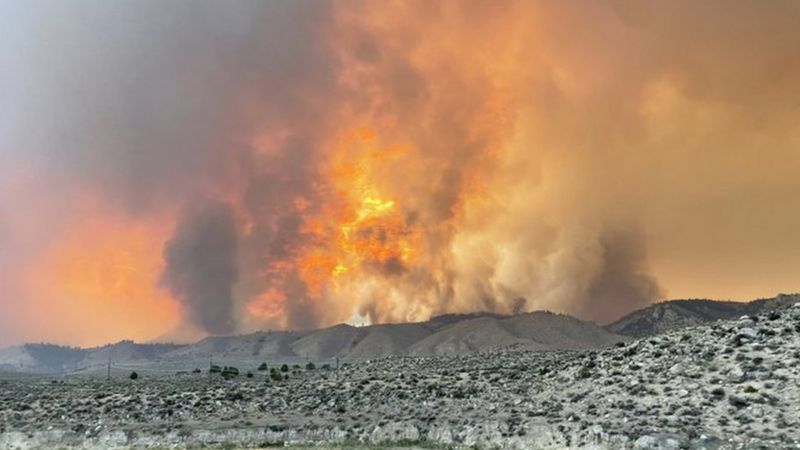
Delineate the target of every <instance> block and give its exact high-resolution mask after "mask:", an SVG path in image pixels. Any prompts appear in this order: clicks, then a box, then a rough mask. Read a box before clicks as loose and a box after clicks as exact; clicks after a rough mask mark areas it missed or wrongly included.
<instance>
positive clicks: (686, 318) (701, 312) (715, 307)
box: [606, 294, 800, 337]
mask: <svg viewBox="0 0 800 450" xmlns="http://www.w3.org/2000/svg"><path fill="white" fill-rule="evenodd" d="M798 302H800V295H798V294H791V295H787V294H780V295H778V296H777V297H774V298H768V299H759V300H754V301H751V302H746V303H745V302H730V301H715V300H704V299H703V300H670V301H665V302H661V303H656V304H654V305H651V306H648V307H646V308H643V309H640V310H636V311H633V312H632V313H630V314H628V315H626V316H624V317H622V318H621V319H619V320H617V321H616V322H614V323H612V324H610V325H608V326H607V327H606V328H607V329H608V330H609V331H611V332H612V333H616V334H621V335H625V336H634V337H642V336H650V335H654V334H660V333H665V332H668V331H672V330H676V329H679V328H684V327H690V326H696V325H701V324H704V323H708V322H713V321H717V320H726V319H734V318H738V317H740V316H743V315H748V316H753V315H758V314H762V313H765V312H769V311H772V310H779V309H785V308H788V307H790V306H792V305H794V304H795V303H798Z"/></svg>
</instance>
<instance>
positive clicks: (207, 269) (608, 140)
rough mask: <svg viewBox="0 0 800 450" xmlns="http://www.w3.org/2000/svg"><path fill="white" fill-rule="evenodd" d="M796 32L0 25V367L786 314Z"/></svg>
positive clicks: (117, 12) (24, 6)
mask: <svg viewBox="0 0 800 450" xmlns="http://www.w3.org/2000/svg"><path fill="white" fill-rule="evenodd" d="M799 19H800V6H798V3H797V2H793V1H786V2H784V1H773V2H769V3H768V4H758V5H757V4H755V3H753V2H747V1H726V2H715V1H711V2H703V3H702V4H698V3H697V2H683V1H675V2H669V3H666V2H656V1H652V2H650V1H643V2H639V3H636V4H631V3H628V2H616V1H612V2H603V3H600V2H592V1H580V0H578V1H567V2H558V3H555V2H535V1H509V2H506V3H503V5H502V6H501V5H498V4H497V3H496V2H484V1H464V2H460V1H442V2H429V1H405V2H395V3H387V2H361V1H331V2H327V1H306V0H298V1H292V2H261V1H248V0H242V1H235V2H224V3H222V2H213V1H202V0H201V1H183V0H177V1H172V2H169V3H164V2H157V1H150V0H137V1H128V0H120V1H115V2H106V1H100V0H89V1H84V2H81V3H79V4H75V3H65V2H59V1H54V0H33V1H29V2H6V3H3V4H1V5H0V26H2V28H3V29H4V39H3V40H0V65H1V66H2V67H0V136H2V138H1V139H2V140H0V167H1V168H0V174H2V177H0V245H2V247H3V252H0V288H2V291H3V292H8V293H12V292H13V294H14V295H13V297H10V296H9V297H6V298H2V297H0V302H3V305H2V306H3V307H4V308H7V310H11V311H14V314H12V315H6V314H4V315H0V330H9V331H0V342H2V341H4V340H5V341H11V340H17V339H22V338H23V337H26V336H34V335H36V336H38V335H40V334H41V333H44V334H45V335H47V337H52V338H54V339H61V340H71V342H74V343H87V342H100V341H103V340H106V341H108V340H113V339H118V338H124V337H131V336H133V337H137V338H143V337H152V336H153V335H157V334H159V333H161V332H165V331H168V330H170V329H174V328H179V327H180V326H182V325H187V324H188V325H190V326H192V327H195V328H199V329H201V330H202V331H203V332H206V333H215V334H217V333H229V332H234V331H250V330H255V329H263V328H311V327H318V326H324V325H329V324H333V323H337V322H341V321H354V322H359V323H361V322H392V321H411V320H424V319H427V318H428V317H430V316H432V315H435V314H442V313H450V312H468V311H479V310H489V311H494V312H501V313H517V312H523V311H530V310H535V309H550V310H555V311H560V312H567V313H571V314H575V315H577V316H578V317H581V318H585V319H592V320H598V321H609V320H613V319H614V318H616V317H618V316H619V315H621V314H623V313H625V312H627V311H629V310H631V309H633V308H636V307H639V306H642V305H645V304H647V303H649V302H652V301H655V300H657V299H659V298H662V297H664V296H665V295H692V296H703V295H708V296H728V297H740V298H747V297H749V296H756V295H767V294H771V293H772V291H773V290H786V291H796V290H797V289H798V288H800V286H797V284H796V277H795V276H794V275H795V274H796V272H797V270H798V269H800V260H798V259H797V255H798V254H800V241H798V240H797V239H795V235H796V233H795V232H794V228H793V226H792V225H791V224H794V223H797V220H798V219H800V217H798V214H800V213H798V210H797V208H791V207H790V206H789V205H791V204H792V202H794V200H795V198H796V197H797V195H798V193H800V184H798V181H797V180H798V178H797V176H796V174H795V173H794V168H796V167H797V166H798V164H800V153H798V152H797V150H796V149H797V143H798V142H800V131H799V130H798V128H797V126H796V123H795V121H793V120H790V119H787V118H789V117H794V116H795V115H796V114H795V112H796V108H797V104H798V103H799V102H800V88H798V86H800V83H797V80H798V79H800V63H798V59H797V58H796V57H794V53H795V52H796V49H797V48H799V47H800V31H798V27H797V26H796V24H797V23H798V20H799ZM198 199H205V200H200V201H198ZM753 217H758V218H759V219H758V220H755V219H753ZM744 260H747V261H749V264H742V263H741V261H744ZM752 267H759V270H758V272H759V273H760V274H761V275H762V276H760V277H759V278H758V279H757V280H753V278H752V273H753V269H752ZM49 315H57V316H59V317H61V318H62V322H63V323H62V324H60V325H58V326H55V327H53V326H49V325H47V326H46V323H45V321H43V320H42V319H41V317H45V316H49ZM12 316H13V318H12V319H8V317H12ZM121 317H125V319H124V320H123V319H122V318H121ZM6 322H8V323H6ZM11 322H14V326H13V327H12V326H11ZM19 322H25V323H31V324H32V325H30V326H29V327H24V328H25V329H23V328H21V327H20V326H18V325H17V323H19ZM79 322H80V323H89V324H90V325H87V326H85V327H84V326H83V325H82V328H81V329H82V330H84V331H82V332H81V333H83V334H81V335H80V336H78V335H76V334H75V332H74V330H75V328H76V326H75V324H76V323H79ZM43 330H45V331H43ZM48 333H49V334H48ZM118 333H122V334H121V335H119V336H117V334H118Z"/></svg>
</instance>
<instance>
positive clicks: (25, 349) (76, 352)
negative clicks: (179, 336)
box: [0, 341, 180, 373]
mask: <svg viewBox="0 0 800 450" xmlns="http://www.w3.org/2000/svg"><path fill="white" fill-rule="evenodd" d="M179 347H180V346H178V345H173V344H137V343H134V342H132V341H120V342H117V343H115V344H108V345H104V346H101V347H92V348H77V347H67V346H61V345H53V344H44V343H42V344H23V345H18V346H13V347H6V348H3V349H0V370H5V371H16V372H32V373H70V372H74V371H76V370H83V369H86V368H89V367H101V366H102V367H105V366H106V364H107V362H108V360H109V358H111V359H113V360H114V361H116V362H117V363H128V362H142V361H156V360H157V359H158V358H159V357H160V356H161V355H163V354H165V353H168V352H171V351H173V350H175V349H177V348H179Z"/></svg>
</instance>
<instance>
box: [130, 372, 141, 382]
mask: <svg viewBox="0 0 800 450" xmlns="http://www.w3.org/2000/svg"><path fill="white" fill-rule="evenodd" d="M138 378H139V374H138V373H136V372H131V374H130V379H131V380H136V379H138Z"/></svg>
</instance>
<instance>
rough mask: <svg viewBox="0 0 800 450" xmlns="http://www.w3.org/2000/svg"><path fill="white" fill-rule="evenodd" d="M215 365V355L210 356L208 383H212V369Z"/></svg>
mask: <svg viewBox="0 0 800 450" xmlns="http://www.w3.org/2000/svg"><path fill="white" fill-rule="evenodd" d="M213 365H214V355H208V382H209V383H211V367H212V366H213Z"/></svg>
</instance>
